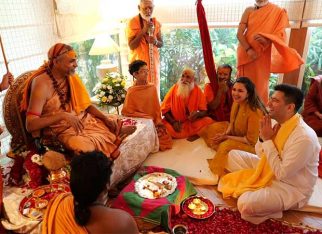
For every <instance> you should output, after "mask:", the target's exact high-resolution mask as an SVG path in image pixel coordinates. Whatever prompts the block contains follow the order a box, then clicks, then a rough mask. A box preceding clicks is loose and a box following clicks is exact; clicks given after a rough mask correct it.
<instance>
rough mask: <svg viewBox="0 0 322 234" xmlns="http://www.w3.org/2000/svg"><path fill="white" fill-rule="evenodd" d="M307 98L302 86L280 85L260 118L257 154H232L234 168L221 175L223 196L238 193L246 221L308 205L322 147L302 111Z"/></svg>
mask: <svg viewBox="0 0 322 234" xmlns="http://www.w3.org/2000/svg"><path fill="white" fill-rule="evenodd" d="M302 103H303V93H302V92H301V90H300V89H298V88H296V87H295V86H291V85H286V84H280V85H277V86H276V87H275V92H274V93H273V95H272V97H271V99H270V101H269V102H268V107H269V115H266V116H265V117H263V119H262V120H261V123H260V137H261V140H262V142H260V141H258V142H257V144H256V147H255V149H256V154H257V155H255V154H251V153H248V152H244V151H239V150H233V151H230V153H229V156H228V165H227V169H228V170H229V171H232V173H229V174H227V175H225V176H224V177H222V178H221V179H220V181H219V184H218V190H219V191H221V192H222V193H223V197H224V198H226V197H230V196H232V197H235V198H238V197H239V198H238V202H237V206H238V210H239V211H240V213H241V216H242V218H243V219H245V220H247V221H250V222H252V223H255V224H258V223H261V222H263V221H265V220H266V219H269V218H281V217H282V216H283V211H284V210H289V209H297V208H301V207H303V206H304V205H305V204H306V203H307V201H308V200H309V198H310V196H311V194H312V192H313V187H314V185H315V183H316V179H317V176H318V168H317V166H318V160H319V152H320V150H321V146H320V144H319V141H318V138H317V136H316V134H315V132H314V130H313V129H312V128H311V127H309V126H308V125H307V124H306V123H305V122H304V121H303V120H302V118H301V116H300V115H299V114H297V111H298V110H299V109H300V107H301V105H302ZM271 118H272V119H275V120H276V121H277V124H276V125H274V126H272V122H271Z"/></svg>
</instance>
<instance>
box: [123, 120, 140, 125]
mask: <svg viewBox="0 0 322 234" xmlns="http://www.w3.org/2000/svg"><path fill="white" fill-rule="evenodd" d="M122 122H123V126H135V125H136V124H137V121H136V120H135V119H122Z"/></svg>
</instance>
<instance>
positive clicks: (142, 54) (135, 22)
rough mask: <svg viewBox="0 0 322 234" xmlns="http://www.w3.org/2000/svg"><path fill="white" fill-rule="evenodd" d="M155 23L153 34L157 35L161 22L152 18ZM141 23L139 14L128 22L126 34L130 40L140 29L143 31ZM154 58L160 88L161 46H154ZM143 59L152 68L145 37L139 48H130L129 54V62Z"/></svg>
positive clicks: (157, 82)
mask: <svg viewBox="0 0 322 234" xmlns="http://www.w3.org/2000/svg"><path fill="white" fill-rule="evenodd" d="M152 20H153V23H154V27H155V29H154V32H153V36H154V37H156V36H157V34H158V33H160V32H161V24H160V22H158V21H157V20H156V19H155V18H152ZM141 30H142V29H141V25H140V18H139V16H138V15H137V16H135V17H133V18H132V19H130V21H129V22H128V24H127V28H126V34H127V38H128V40H129V39H130V38H133V37H135V36H136V35H137V34H138V33H139V32H140V31H141ZM153 58H154V74H155V82H154V85H156V87H157V89H158V88H159V82H160V55H159V48H158V47H156V46H153ZM138 59H140V60H143V61H144V62H146V63H147V66H148V67H149V69H150V70H151V68H150V57H149V44H148V43H147V41H146V40H145V39H142V40H141V41H140V44H139V46H138V47H137V48H135V49H134V50H130V55H129V62H130V63H131V62H133V61H134V60H138ZM148 81H149V82H152V78H151V75H150V73H149V76H148Z"/></svg>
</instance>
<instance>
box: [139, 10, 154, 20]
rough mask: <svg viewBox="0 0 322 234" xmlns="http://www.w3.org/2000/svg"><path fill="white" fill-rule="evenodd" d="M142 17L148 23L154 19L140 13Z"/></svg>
mask: <svg viewBox="0 0 322 234" xmlns="http://www.w3.org/2000/svg"><path fill="white" fill-rule="evenodd" d="M140 15H141V17H142V19H144V20H145V21H148V22H150V19H151V18H152V15H151V16H146V15H144V14H143V13H142V12H141V11H140Z"/></svg>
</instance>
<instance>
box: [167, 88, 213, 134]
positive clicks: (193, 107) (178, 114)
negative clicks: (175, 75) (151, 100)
mask: <svg viewBox="0 0 322 234" xmlns="http://www.w3.org/2000/svg"><path fill="white" fill-rule="evenodd" d="M177 89H178V84H175V85H174V86H172V87H171V89H170V90H169V92H168V93H167V95H166V96H165V98H164V100H163V102H162V105H161V112H162V114H163V115H164V114H165V113H167V112H169V111H171V114H172V116H173V117H174V119H175V120H176V121H180V122H181V124H182V130H181V132H176V131H175V130H174V129H173V128H172V126H171V124H170V123H168V122H167V121H166V120H165V119H164V120H163V123H164V125H165V126H166V128H167V130H168V132H169V133H170V135H171V136H172V137H174V138H186V137H189V136H192V135H194V134H197V133H198V132H199V131H200V130H201V129H202V128H203V127H204V126H206V125H209V124H211V123H213V120H212V119H211V118H209V117H203V118H200V119H197V120H196V121H194V122H191V121H190V120H188V117H189V115H190V113H192V112H194V111H198V110H201V111H205V110H207V102H206V98H205V96H204V94H203V93H202V91H201V89H200V88H199V87H198V86H197V85H195V87H194V88H193V90H192V91H191V92H190V95H189V97H188V98H187V99H185V98H182V97H178V96H177V94H176V93H177Z"/></svg>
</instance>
